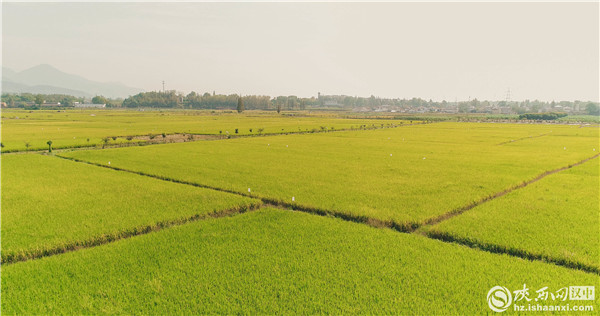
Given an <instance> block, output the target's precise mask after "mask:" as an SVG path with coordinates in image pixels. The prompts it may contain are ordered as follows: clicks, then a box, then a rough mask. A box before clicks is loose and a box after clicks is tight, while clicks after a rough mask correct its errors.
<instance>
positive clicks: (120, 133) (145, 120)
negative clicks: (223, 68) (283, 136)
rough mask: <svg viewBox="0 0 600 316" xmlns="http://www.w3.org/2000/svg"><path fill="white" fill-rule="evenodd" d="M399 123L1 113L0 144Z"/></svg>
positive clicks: (267, 116)
mask: <svg viewBox="0 0 600 316" xmlns="http://www.w3.org/2000/svg"><path fill="white" fill-rule="evenodd" d="M213 112H214V111H213ZM401 123H406V122H401V121H399V120H362V119H339V118H331V117H315V116H313V117H293V116H283V115H276V114H273V113H269V112H266V113H265V112H254V111H249V112H247V113H243V114H237V113H235V114H228V113H222V112H219V111H218V112H216V113H212V112H210V111H164V112H163V111H150V112H137V111H131V110H130V111H117V110H110V111H107V110H99V109H98V110H90V109H88V110H79V111H78V110H70V111H62V112H57V111H31V112H29V111H20V110H4V111H3V113H2V134H3V137H2V144H3V145H4V148H3V151H15V150H39V149H47V148H48V146H47V145H46V142H47V141H48V140H52V142H53V146H54V147H55V148H66V147H86V146H94V145H99V144H102V143H103V138H106V137H109V139H108V140H109V143H110V144H116V143H130V142H132V139H128V138H127V136H131V135H148V134H153V135H161V134H162V133H166V134H174V133H195V134H210V135H223V136H226V135H233V136H235V135H258V134H279V133H293V132H305V131H313V130H316V131H321V130H322V127H323V128H324V129H327V130H331V129H334V130H335V129H338V130H339V129H350V128H352V127H355V128H358V127H359V126H361V125H366V126H371V127H372V126H377V127H381V125H382V124H383V125H384V126H386V125H390V124H401ZM236 129H237V133H236ZM112 137H115V139H112ZM159 139H160V137H159ZM133 141H135V140H133ZM26 144H28V145H29V147H27V145H26Z"/></svg>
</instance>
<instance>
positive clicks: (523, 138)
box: [496, 132, 552, 146]
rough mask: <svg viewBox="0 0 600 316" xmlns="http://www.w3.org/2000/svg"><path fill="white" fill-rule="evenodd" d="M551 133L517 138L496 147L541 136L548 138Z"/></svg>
mask: <svg viewBox="0 0 600 316" xmlns="http://www.w3.org/2000/svg"><path fill="white" fill-rule="evenodd" d="M551 133H552V132H550V133H545V134H540V135H533V136H527V137H521V138H517V139H511V140H509V141H506V142H501V143H498V144H496V145H498V146H500V145H506V144H510V143H514V142H518V141H520V140H526V139H531V138H538V137H543V136H548V135H550V134H551Z"/></svg>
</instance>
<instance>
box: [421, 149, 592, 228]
mask: <svg viewBox="0 0 600 316" xmlns="http://www.w3.org/2000/svg"><path fill="white" fill-rule="evenodd" d="M598 156H600V153H598V154H595V155H593V156H591V157H589V158H586V159H583V160H581V161H578V162H576V163H574V164H570V165H568V166H565V167H560V168H557V169H553V170H549V171H545V172H543V173H541V174H539V175H537V176H535V177H534V178H533V179H530V180H526V181H523V182H522V183H520V184H517V185H514V186H512V187H510V188H508V189H505V190H503V191H500V192H496V193H494V194H491V195H488V196H486V197H484V198H482V199H480V200H478V201H474V202H471V203H469V204H467V205H465V206H462V207H459V208H457V209H454V210H452V211H450V212H448V213H445V214H442V215H440V216H437V217H432V218H429V219H427V220H425V223H424V225H423V226H431V225H435V224H437V223H440V222H443V221H446V220H449V219H450V218H452V217H454V216H458V215H460V214H462V213H464V212H466V211H468V210H470V209H473V208H475V207H477V206H479V205H481V204H483V203H486V202H489V201H492V200H494V199H497V198H499V197H502V196H504V195H506V194H508V193H510V192H512V191H515V190H518V189H522V188H524V187H526V186H528V185H530V184H532V183H535V182H537V181H540V180H542V179H543V178H545V177H547V176H549V175H552V174H555V173H558V172H561V171H564V170H567V169H571V168H573V167H575V166H579V165H581V164H583V163H586V162H588V161H590V160H592V159H595V158H598Z"/></svg>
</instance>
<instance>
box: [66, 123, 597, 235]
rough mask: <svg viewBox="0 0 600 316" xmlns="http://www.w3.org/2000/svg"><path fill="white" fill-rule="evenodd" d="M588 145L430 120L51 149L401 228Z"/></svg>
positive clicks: (515, 128)
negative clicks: (315, 131)
mask: <svg viewBox="0 0 600 316" xmlns="http://www.w3.org/2000/svg"><path fill="white" fill-rule="evenodd" d="M542 134H544V136H540V137H535V138H533V137H532V136H539V135H542ZM545 134H548V135H545ZM511 140H515V141H513V142H511ZM597 147H598V131H597V129H591V128H579V126H545V125H517V124H513V125H510V124H464V123H463V124H461V123H438V124H430V125H418V126H409V127H401V128H395V129H384V130H374V131H355V132H339V133H326V134H314V135H289V136H285V137H263V138H252V139H235V140H227V141H219V142H203V143H187V144H167V145H160V146H153V147H144V148H121V149H108V150H102V151H79V152H68V153H63V154H61V155H63V156H65V157H69V158H75V159H78V160H83V161H88V162H92V163H95V164H100V165H107V162H108V161H111V162H112V165H111V166H115V167H118V168H123V169H127V170H132V171H135V172H141V173H144V174H149V175H155V176H159V177H163V178H168V179H176V180H178V181H187V182H191V183H196V184H202V185H207V186H210V187H216V188H222V189H226V190H231V191H234V192H239V193H244V194H250V195H252V196H255V197H261V198H267V199H274V200H277V201H280V202H285V203H291V204H295V205H300V206H302V207H306V208H316V209H321V210H328V211H331V212H334V213H339V214H345V215H348V216H353V217H358V218H370V219H376V220H381V221H393V222H394V223H396V224H398V225H401V226H403V227H411V226H415V225H419V224H422V223H424V222H426V221H427V220H429V219H431V218H435V217H437V216H440V215H442V214H446V213H448V212H451V211H453V210H456V209H458V208H461V207H464V206H465V205H469V204H471V203H475V202H477V201H480V200H482V199H484V198H486V197H488V196H490V195H492V194H495V193H497V192H500V191H503V190H506V189H510V188H512V187H515V186H516V185H519V184H520V183H522V182H524V181H526V180H530V179H533V178H535V177H536V176H537V175H539V174H541V173H544V172H545V171H548V170H553V169H557V168H561V167H564V166H567V165H570V164H574V163H576V162H578V161H581V160H583V159H586V158H589V157H591V156H593V155H594V154H596V153H597V151H596V150H598V148H597ZM249 192H250V193H249Z"/></svg>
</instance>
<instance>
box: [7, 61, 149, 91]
mask: <svg viewBox="0 0 600 316" xmlns="http://www.w3.org/2000/svg"><path fill="white" fill-rule="evenodd" d="M142 91H143V90H142V89H138V88H132V87H128V86H126V85H124V84H121V83H114V82H97V81H92V80H88V79H86V78H83V77H81V76H77V75H72V74H68V73H65V72H62V71H60V70H58V69H56V68H54V67H52V66H50V65H45V64H44V65H38V66H35V67H32V68H29V69H26V70H23V71H21V72H15V71H13V70H11V69H9V68H6V67H2V92H13V93H21V92H30V93H44V94H52V93H57V94H71V95H75V96H80V97H91V96H95V95H103V96H105V97H110V98H119V97H120V98H125V97H128V96H130V95H134V94H138V93H140V92H142Z"/></svg>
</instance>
